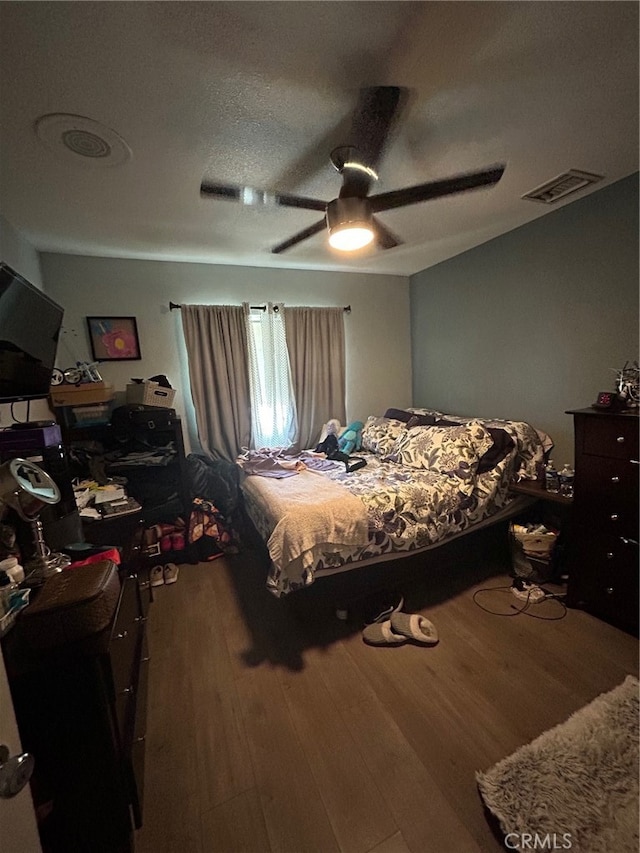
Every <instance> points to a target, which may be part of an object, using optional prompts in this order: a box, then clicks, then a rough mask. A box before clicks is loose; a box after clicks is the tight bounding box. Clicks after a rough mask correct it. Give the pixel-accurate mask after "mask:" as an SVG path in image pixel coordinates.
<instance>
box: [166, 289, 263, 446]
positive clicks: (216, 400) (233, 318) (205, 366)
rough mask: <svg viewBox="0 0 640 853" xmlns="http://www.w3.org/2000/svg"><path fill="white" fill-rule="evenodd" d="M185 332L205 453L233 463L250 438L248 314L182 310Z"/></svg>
mask: <svg viewBox="0 0 640 853" xmlns="http://www.w3.org/2000/svg"><path fill="white" fill-rule="evenodd" d="M182 327H183V330H184V339H185V343H186V347H187V355H188V359H189V379H190V382H191V396H192V398H193V405H194V407H195V410H196V425H197V427H198V437H199V439H200V443H201V445H202V449H203V450H204V451H205V452H206V453H209V454H211V455H212V456H217V455H219V456H223V457H224V458H225V459H229V460H234V459H235V458H236V456H237V455H238V452H239V451H240V448H241V447H248V446H249V439H250V435H251V402H250V395H249V368H248V364H249V355H248V347H247V333H246V325H245V310H244V308H242V307H241V306H235V305H183V306H182Z"/></svg>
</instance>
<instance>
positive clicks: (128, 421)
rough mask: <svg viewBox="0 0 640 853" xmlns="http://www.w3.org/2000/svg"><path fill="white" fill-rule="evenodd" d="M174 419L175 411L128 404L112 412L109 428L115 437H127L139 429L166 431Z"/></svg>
mask: <svg viewBox="0 0 640 853" xmlns="http://www.w3.org/2000/svg"><path fill="white" fill-rule="evenodd" d="M175 417H176V410H175V409H169V408H165V407H160V406H142V405H136V404H128V405H125V406H118V407H117V408H116V409H114V410H113V412H112V413H111V426H112V428H113V430H114V433H115V434H116V436H118V435H120V434H122V435H124V436H127V435H130V434H131V432H132V431H133V432H135V431H137V430H140V429H149V430H152V429H167V428H168V427H170V426H171V425H172V424H173V421H174V420H175Z"/></svg>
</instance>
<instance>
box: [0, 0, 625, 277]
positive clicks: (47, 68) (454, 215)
mask: <svg viewBox="0 0 640 853" xmlns="http://www.w3.org/2000/svg"><path fill="white" fill-rule="evenodd" d="M379 84H385V85H399V86H404V87H407V88H408V90H409V97H408V100H407V103H406V105H405V107H404V109H403V112H402V114H401V116H400V118H399V121H398V122H397V126H396V129H395V131H394V135H393V137H392V138H391V140H390V142H389V145H388V146H387V150H386V152H385V155H384V157H383V159H382V161H381V164H380V168H379V171H380V181H379V182H378V184H377V185H376V188H375V192H386V191H388V190H392V189H397V188H399V187H403V186H406V185H411V184H416V183H422V182H425V181H429V180H437V179H440V178H444V177H448V176H451V175H455V174H457V173H459V172H465V171H471V170H475V169H480V168H483V167H485V166H489V165H492V164H494V163H496V162H504V163H506V164H507V169H506V172H505V174H504V177H503V178H502V180H501V182H500V183H499V184H498V185H497V186H496V187H494V188H492V189H489V190H478V191H474V192H470V193H466V194H464V195H460V196H455V197H450V198H447V199H438V200H433V201H430V202H425V203H422V204H419V205H414V206H411V207H407V208H404V209H399V210H393V211H389V212H387V213H382V214H380V219H381V220H382V221H383V222H384V223H385V224H386V225H387V226H388V227H389V228H391V229H392V230H393V231H394V232H395V233H396V234H398V235H400V236H401V237H402V239H403V240H404V241H405V242H404V245H403V246H400V247H398V248H395V249H391V250H388V251H379V250H375V249H371V250H366V251H365V252H364V254H362V255H359V256H358V257H353V258H345V257H344V256H341V255H339V254H337V253H335V252H334V251H332V250H330V249H329V247H328V246H327V244H326V234H325V233H324V232H323V233H321V234H318V235H316V236H315V237H313V238H311V239H309V240H307V241H305V242H304V243H302V244H300V245H299V246H297V247H295V248H294V249H292V250H290V251H289V252H287V253H284V254H282V255H279V256H275V255H272V254H271V253H270V251H269V250H270V247H271V246H273V245H274V244H276V243H278V242H280V241H281V240H284V239H286V238H287V237H289V236H290V235H292V234H294V233H295V232H296V231H299V230H300V229H302V228H304V227H306V226H307V225H311V224H312V223H313V222H315V221H316V220H317V219H318V218H319V217H318V213H317V212H313V211H305V210H294V209H286V208H266V209H253V208H247V207H243V206H241V205H239V204H236V203H233V202H228V201H224V200H211V199H201V198H200V194H199V187H200V182H201V180H202V178H203V177H207V178H210V179H212V180H217V181H220V182H229V183H238V184H249V185H252V186H255V187H259V188H264V189H272V190H280V191H289V192H295V193H298V194H302V195H306V196H313V197H317V198H322V199H326V200H329V199H331V198H334V197H335V196H336V195H337V194H338V190H339V187H340V176H339V175H338V174H337V172H336V171H335V170H334V169H333V167H332V166H331V164H330V162H329V152H330V150H331V149H332V148H333V147H334V146H336V145H338V144H340V143H341V142H345V140H344V138H343V135H344V129H345V127H348V122H349V119H350V115H351V110H352V109H353V107H354V105H355V102H356V98H357V94H358V90H359V89H360V88H361V87H362V86H366V85H379ZM50 113H72V114H75V115H80V116H86V117H87V118H89V119H92V120H94V121H97V122H100V123H101V124H102V125H105V126H106V127H108V128H111V129H112V130H113V131H115V132H116V133H117V134H119V135H120V136H122V137H123V139H124V140H125V141H126V143H127V144H128V146H129V147H130V149H131V152H132V156H131V158H130V159H129V160H128V161H127V162H124V163H121V164H120V165H114V166H111V167H109V166H103V167H102V168H100V167H99V166H97V165H95V163H96V161H95V160H90V159H88V158H85V157H80V156H77V155H70V154H69V153H68V152H66V150H65V151H64V152H56V151H55V150H52V149H51V148H50V147H47V146H46V145H44V144H43V143H42V141H41V140H40V139H39V138H38V137H37V135H36V133H35V130H34V123H35V121H36V120H37V119H38V118H39V117H40V116H42V115H46V114H50ZM64 154H66V156H63V155H64ZM571 168H574V169H581V170H586V171H588V172H594V173H596V174H600V175H603V176H604V180H603V181H602V182H600V183H599V184H596V186H595V188H594V189H595V190H597V189H600V188H602V187H604V186H605V185H606V184H608V183H611V182H613V181H616V180H619V179H620V178H623V177H625V176H627V175H629V174H631V173H632V172H634V171H636V170H637V168H638V4H637V3H630V2H629V3H628V2H602V3H601V2H567V3H564V2H499V3H493V2H480V3H474V2H435V3H430V2H424V3H402V2H374V3H368V2H312V3H302V2H282V3H280V2H274V3H272V2H258V3H248V2H232V3H226V2H211V3H209V2H195V3H191V2H177V3H173V2H132V3H120V2H90V3H89V2H87V3H85V2H71V3H66V2H50V3H49V2H38V3H30V2H1V3H0V213H2V214H3V215H4V216H5V217H6V219H7V220H8V221H9V222H10V223H11V224H12V225H13V226H14V227H15V228H17V229H18V230H19V231H20V232H22V233H23V234H24V235H25V237H26V238H27V239H28V240H30V241H31V243H32V244H33V245H34V246H35V247H36V248H38V249H40V250H43V251H53V252H71V253H78V254H95V255H107V256H118V257H137V258H158V259H172V260H189V261H201V262H211V263H235V264H247V265H252V266H287V267H299V268H315V269H347V270H354V271H368V272H379V273H396V274H400V275H410V274H412V273H414V272H417V271H419V270H421V269H425V268H426V267H429V266H431V265H433V264H435V263H438V262H440V261H442V260H445V259H446V258H449V257H451V256H453V255H455V254H458V253H459V252H462V251H465V250H466V249H468V248H471V247H472V246H475V245H478V244H479V243H482V242H485V241H486V240H489V239H491V238H493V237H495V236H498V235H499V234H502V233H504V232H505V231H509V230H511V229H513V228H516V227H518V226H519V225H522V224H524V223H526V222H529V221H531V220H532V219H535V218H536V217H538V216H542V215H544V214H546V213H548V212H551V211H553V210H557V209H558V207H560V206H562V205H563V204H566V203H570V202H571V201H572V200H575V199H577V198H580V197H582V196H583V195H584V194H585V192H587V191H582V192H580V193H577V194H575V195H573V196H570V197H569V198H568V199H567V200H564V201H561V202H559V203H558V204H556V205H554V206H550V207H547V206H543V205H541V204H536V203H534V202H530V201H523V200H522V199H521V196H522V195H523V194H524V193H525V192H527V191H529V190H531V189H533V188H534V187H536V186H538V185H539V184H541V183H544V182H545V181H547V180H549V179H550V178H553V177H555V176H556V175H558V174H560V173H562V172H564V171H566V170H567V169H571Z"/></svg>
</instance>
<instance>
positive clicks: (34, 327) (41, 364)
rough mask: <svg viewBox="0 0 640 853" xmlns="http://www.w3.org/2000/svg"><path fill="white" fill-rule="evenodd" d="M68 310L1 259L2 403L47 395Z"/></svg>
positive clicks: (0, 372) (0, 358) (0, 356)
mask: <svg viewBox="0 0 640 853" xmlns="http://www.w3.org/2000/svg"><path fill="white" fill-rule="evenodd" d="M63 315H64V310H63V309H62V308H61V307H60V305H58V304H57V303H56V302H54V301H53V299H50V298H49V297H48V296H47V295H46V294H45V293H43V292H42V291H41V290H38V288H37V287H35V286H34V285H33V284H31V283H30V282H28V281H27V280H26V279H25V278H23V276H21V275H20V274H19V273H17V272H16V271H15V270H13V269H11V267H10V266H9V265H8V264H6V263H4V261H0V403H9V402H14V401H16V400H35V399H37V398H39V397H46V396H47V395H48V393H49V387H50V385H51V374H52V373H53V368H54V366H55V359H56V352H57V349H58V338H59V336H60V329H61V327H62V317H63Z"/></svg>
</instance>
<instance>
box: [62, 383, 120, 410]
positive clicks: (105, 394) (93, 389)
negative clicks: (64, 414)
mask: <svg viewBox="0 0 640 853" xmlns="http://www.w3.org/2000/svg"><path fill="white" fill-rule="evenodd" d="M113 397H114V391H113V385H112V384H111V383H110V382H84V383H82V385H55V386H54V387H52V388H51V391H50V393H49V398H50V400H51V405H52V406H86V405H90V404H92V403H108V402H109V401H110V400H113Z"/></svg>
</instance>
